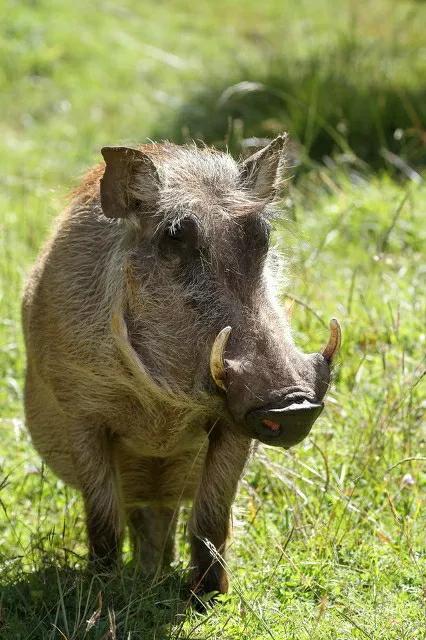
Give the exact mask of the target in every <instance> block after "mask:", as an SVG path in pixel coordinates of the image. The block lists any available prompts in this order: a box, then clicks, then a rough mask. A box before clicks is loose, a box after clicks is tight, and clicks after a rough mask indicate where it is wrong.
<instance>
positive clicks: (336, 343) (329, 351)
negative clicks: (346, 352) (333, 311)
mask: <svg viewBox="0 0 426 640" xmlns="http://www.w3.org/2000/svg"><path fill="white" fill-rule="evenodd" d="M341 342H342V330H341V328H340V324H339V321H338V320H336V318H331V320H330V337H329V339H328V342H327V346H326V347H325V349H323V351H322V355H323V356H324V358H325V359H326V360H328V361H329V362H331V361H332V360H333V358H334V356H335V355H336V354H337V352H338V351H339V349H340V344H341Z"/></svg>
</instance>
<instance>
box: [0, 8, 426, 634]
mask: <svg viewBox="0 0 426 640" xmlns="http://www.w3.org/2000/svg"><path fill="white" fill-rule="evenodd" d="M283 5H284V6H283ZM194 7H195V5H194V3H189V2H186V1H184V0H176V1H175V2H167V3H166V2H161V1H160V2H152V1H146V2H144V3H140V2H136V1H133V2H131V1H130V0H127V2H125V3H124V4H121V5H118V4H115V3H112V2H111V3H97V2H94V3H90V4H89V3H87V2H86V3H83V2H82V1H81V0H74V2H72V3H71V2H65V3H62V2H61V3H59V2H57V1H50V2H47V1H40V2H29V1H28V2H19V3H15V2H4V1H3V2H2V4H1V15H2V16H5V19H3V20H2V21H1V25H0V112H1V114H2V115H1V123H0V133H1V136H0V147H1V153H0V169H1V170H0V183H1V189H0V211H1V216H0V638H1V639H2V640H3V639H4V640H24V639H27V638H28V639H30V638H31V639H33V640H34V639H35V640H38V639H44V638H49V639H53V638H55V639H56V638H62V639H63V638H67V639H68V640H71V638H72V639H80V638H87V639H88V640H92V639H97V640H101V638H104V639H106V638H111V639H112V638H114V637H116V638H123V639H126V640H127V639H128V638H130V639H133V640H136V639H139V638H142V639H145V638H148V639H150V638H152V639H153V640H154V639H156V640H163V639H164V640H165V639H166V638H167V639H176V640H177V639H178V638H179V639H182V640H183V639H188V640H189V639H191V640H194V639H195V640H204V639H205V640H207V638H208V639H209V640H210V639H216V638H217V639H219V638H220V639H221V640H230V639H232V640H234V639H240V638H241V639H244V638H249V639H250V640H260V639H262V640H263V639H267V638H276V639H277V640H278V639H279V640H292V639H295V640H296V639H297V640H304V639H309V640H346V639H356V640H358V639H359V640H362V639H364V638H370V639H374V640H419V639H422V638H426V618H425V613H426V612H425V600H424V593H425V588H426V584H425V573H426V561H425V560H426V545H425V538H424V530H425V526H426V522H425V515H426V510H425V507H424V496H425V488H426V473H425V469H426V451H425V441H426V434H425V429H424V409H425V407H426V396H425V392H424V381H422V376H423V374H424V349H425V342H426V334H425V320H426V302H425V295H424V288H425V287H424V282H425V261H424V256H425V248H426V237H425V236H426V231H425V224H424V220H425V211H426V187H425V185H424V182H423V180H422V176H424V146H422V140H423V144H424V136H425V104H426V100H425V85H424V77H425V70H426V68H425V62H424V56H423V57H422V55H421V54H422V47H423V53H424V34H423V31H424V27H423V25H424V23H425V18H426V11H425V10H426V6H425V5H424V4H423V3H421V2H414V1H411V2H404V1H402V0H401V1H396V0H393V1H392V0H377V2H375V3H374V4H373V3H367V2H341V3H336V2H333V1H332V0H318V1H315V2H314V1H313V0H309V1H308V0H304V1H303V2H296V1H295V0H291V1H289V2H287V3H281V2H278V0H265V1H264V2H262V3H260V2H258V1H255V0H247V1H246V2H244V3H242V2H237V1H236V0H234V1H231V0H229V1H227V2H225V0H217V1H216V2H215V3H209V2H206V1H204V2H203V1H201V2H199V3H198V4H197V5H196V7H197V8H196V10H195V9H194ZM242 82H251V83H253V84H249V85H247V84H245V85H241V83H242ZM232 87H233V88H232ZM254 89H255V90H254ZM282 129H288V130H289V131H290V133H291V136H292V139H293V148H292V157H294V159H295V160H296V162H297V166H296V167H295V168H294V170H293V173H294V178H293V179H292V180H291V181H290V182H289V183H288V187H287V191H286V193H285V194H284V198H283V220H282V222H280V223H278V224H277V228H276V233H275V240H276V242H277V244H278V245H279V246H280V248H281V249H282V251H283V253H284V255H285V256H286V258H287V261H288V271H289V275H290V280H289V284H288V287H287V290H286V291H285V292H283V302H285V295H287V296H288V297H289V298H295V299H296V302H295V305H294V313H293V325H294V329H295V338H296V341H297V343H298V344H299V345H300V346H301V347H303V348H304V349H309V350H314V349H317V348H318V347H319V346H320V344H321V343H322V342H323V341H324V339H325V338H326V335H327V330H326V327H325V323H326V322H327V320H328V318H329V317H331V316H332V315H336V316H337V317H338V318H339V319H340V320H341V322H342V326H343V331H344V343H343V348H342V355H341V361H340V365H339V367H338V370H337V372H336V378H335V383H334V387H333V389H332V391H331V393H330V395H329V401H328V405H327V411H326V412H325V415H324V416H323V417H322V418H321V420H320V422H318V424H317V425H316V427H315V429H314V431H313V435H312V437H311V438H309V439H308V440H307V441H305V442H304V443H303V444H301V445H299V446H298V447H297V448H295V449H294V450H292V451H291V452H284V451H275V450H271V449H267V448H263V449H261V450H260V452H259V454H258V455H257V457H256V459H255V460H253V462H252V463H251V465H250V467H249V469H248V471H247V473H246V475H245V477H244V479H243V481H242V484H241V489H240V492H239V495H238V500H237V503H236V507H235V513H234V519H235V531H234V538H233V541H232V545H231V549H230V554H229V571H230V574H231V576H232V585H233V588H232V592H231V594H230V595H229V596H226V597H223V598H222V601H221V603H220V604H219V605H218V606H216V607H215V608H214V609H213V608H212V609H209V611H208V613H207V615H204V616H203V615H200V614H197V613H195V612H194V611H191V610H189V609H187V608H186V607H185V603H186V592H185V587H184V585H185V579H186V576H187V567H188V552H187V548H186V546H185V543H184V541H185V518H182V522H181V524H180V528H179V540H180V550H181V560H180V561H179V562H177V564H176V566H175V567H174V568H173V570H172V571H171V572H170V574H169V575H167V576H165V577H164V578H162V579H161V580H159V581H158V582H156V583H154V584H143V583H142V582H141V579H140V578H139V577H138V576H137V575H134V574H133V571H132V567H131V565H130V563H129V555H128V553H127V554H126V556H125V559H126V566H125V568H124V570H123V571H122V572H121V573H120V575H118V576H115V577H114V578H111V579H106V578H104V579H103V578H102V577H101V576H90V575H88V574H87V573H86V572H85V561H84V557H85V553H86V547H85V534H84V523H83V513H82V504H81V500H80V499H79V496H78V495H77V494H76V493H75V492H73V491H71V490H70V489H68V488H67V487H65V486H64V485H63V484H62V483H61V482H60V481H59V480H57V479H56V478H55V477H54V475H53V474H52V473H51V472H50V471H49V470H48V469H46V468H44V467H43V466H42V464H41V462H40V460H39V459H38V457H37V455H36V454H35V452H34V451H33V449H32V448H31V445H30V442H29V438H28V435H27V433H26V431H25V428H24V425H23V410H22V380H23V372H24V353H23V346H22V337H21V331H20V323H19V306H20V295H21V291H22V282H23V278H24V277H25V273H26V272H27V270H28V268H29V266H30V265H31V263H32V261H33V260H34V258H35V255H36V253H37V251H38V249H39V247H40V245H41V243H42V241H43V239H44V238H45V236H46V234H47V232H48V229H49V226H50V224H51V221H52V219H53V217H54V216H55V215H56V213H57V212H58V211H59V210H60V209H61V207H62V206H63V205H64V202H65V194H66V192H67V191H68V189H69V188H70V186H72V185H73V184H75V182H76V180H77V179H78V176H79V174H80V173H81V172H82V171H83V170H84V168H85V167H86V166H89V165H90V164H92V163H93V162H96V161H98V159H99V148H100V147H101V146H102V145H103V144H113V143H116V142H135V141H143V140H145V139H146V137H156V138H159V137H163V136H168V137H170V138H172V139H174V140H178V141H180V140H184V139H186V138H187V137H190V136H194V137H202V138H203V139H206V140H208V141H210V142H214V143H216V144H217V145H218V146H220V147H223V146H225V145H228V146H229V147H230V148H232V149H233V150H235V151H236V152H240V151H241V150H244V149H246V148H247V146H249V144H250V138H251V137H265V136H271V135H273V134H274V133H276V132H278V131H281V130H282ZM392 154H393V155H392ZM88 620H90V622H89V623H88V622H87V621H88Z"/></svg>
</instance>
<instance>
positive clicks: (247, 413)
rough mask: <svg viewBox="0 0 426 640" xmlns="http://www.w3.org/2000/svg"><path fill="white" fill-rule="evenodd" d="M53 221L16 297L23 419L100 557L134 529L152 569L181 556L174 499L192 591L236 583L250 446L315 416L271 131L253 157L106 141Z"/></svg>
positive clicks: (315, 367) (294, 432)
mask: <svg viewBox="0 0 426 640" xmlns="http://www.w3.org/2000/svg"><path fill="white" fill-rule="evenodd" d="M102 155H103V158H104V161H105V162H104V164H101V165H99V166H97V167H95V168H94V169H92V171H91V172H89V173H88V175H87V176H86V178H85V179H84V181H83V182H82V184H81V186H80V187H79V188H78V189H77V190H76V192H75V193H74V195H73V198H72V201H71V204H70V206H69V207H68V208H67V210H66V211H65V212H64V213H63V214H62V215H61V216H60V217H59V219H58V222H57V225H56V229H55V231H54V233H53V235H52V236H51V238H50V239H49V240H48V242H47V244H46V246H45V248H44V250H43V251H42V253H41V254H40V256H39V258H38V260H37V262H36V264H35V266H34V268H33V270H32V272H31V275H30V277H29V280H28V283H27V286H26V290H25V295H24V301H23V325H24V334H25V343H26V351H27V371H26V384H25V410H26V421H27V425H28V428H29V430H30V433H31V436H32V441H33V443H34V446H35V448H36V449H37V450H38V452H39V453H40V455H41V456H42V458H43V460H45V462H46V463H47V464H48V465H49V466H50V467H51V469H53V471H54V472H55V473H56V474H57V475H58V476H59V477H60V478H62V479H63V480H64V481H65V482H66V483H68V484H69V485H71V486H73V487H75V488H77V489H79V490H80V491H81V493H82V495H83V499H84V505H85V513H86V519H87V532H88V544H89V549H90V558H91V559H92V560H94V561H96V562H97V563H99V565H100V566H101V567H103V568H106V569H110V568H111V567H112V566H113V565H114V563H116V562H117V561H118V559H119V557H120V547H121V543H122V540H123V535H124V532H125V529H126V526H127V525H128V526H129V532H130V537H131V541H132V547H133V549H134V555H135V558H136V559H137V561H138V562H140V564H141V567H142V568H143V569H144V570H145V571H146V572H148V573H149V572H153V571H156V570H158V568H159V567H160V566H165V565H167V564H168V563H169V562H170V561H171V559H172V557H173V547H174V535H175V526H176V519H177V516H178V511H179V505H180V504H181V503H182V501H185V500H191V501H192V502H193V506H192V514H191V517H190V522H189V531H190V538H191V539H190V543H191V555H192V567H193V569H192V577H191V585H192V589H193V590H194V592H196V593H204V592H211V591H217V592H220V593H224V592H226V591H227V589H228V580H227V576H226V572H225V570H224V568H223V566H222V564H221V562H218V560H217V555H215V554H214V553H213V554H212V549H214V548H215V549H216V550H217V552H218V553H219V554H221V555H222V556H223V555H224V554H225V550H226V549H225V547H226V541H227V537H228V531H229V520H230V510H231V505H232V502H233V500H234V497H235V493H236V490H237V484H238V480H239V478H240V476H241V473H242V471H243V468H244V466H245V464H246V461H247V459H248V456H249V453H250V450H251V447H252V443H253V442H255V441H259V440H260V441H261V442H264V443H267V444H270V445H276V446H279V447H284V448H288V447H291V446H292V445H294V444H296V443H298V442H300V441H301V440H302V439H303V438H304V437H305V436H306V435H307V434H308V433H309V431H310V429H311V427H312V424H313V422H314V420H315V419H316V418H317V417H318V415H319V414H320V413H321V410H322V408H323V398H324V395H325V393H326V390H327V388H328V386H329V382H330V370H331V365H332V360H333V357H334V356H335V354H336V352H337V350H338V348H339V343H340V328H339V325H338V323H337V321H336V320H332V321H331V324H330V328H331V331H330V338H329V342H328V344H327V346H326V347H325V348H324V350H323V351H322V353H314V354H304V353H302V352H301V351H299V350H298V349H297V347H296V346H295V344H294V342H293V340H292V337H291V332H290V328H289V322H288V319H287V317H286V314H285V313H284V311H283V310H282V309H281V308H280V306H279V304H278V298H277V283H278V270H279V269H278V265H279V260H277V254H276V252H275V251H274V249H273V248H271V247H270V240H269V234H270V224H271V222H270V221H271V219H272V218H273V216H274V215H275V207H274V200H275V195H276V191H277V184H278V181H279V175H280V169H281V165H282V164H283V161H284V157H285V136H279V137H278V138H276V139H275V140H273V141H272V142H271V143H270V144H269V145H268V146H266V147H265V148H263V149H261V150H260V151H258V152H257V153H255V154H254V155H252V156H251V157H249V158H248V159H247V160H245V161H244V162H240V163H238V162H236V161H235V160H234V159H233V158H232V157H231V156H230V155H228V154H226V153H221V152H218V151H215V150H212V149H209V148H197V147H196V146H195V145H193V146H191V145H188V146H178V145H174V144H171V143H168V142H167V143H161V144H154V143H153V144H145V145H142V146H140V147H138V148H135V149H132V148H127V147H105V148H103V149H102Z"/></svg>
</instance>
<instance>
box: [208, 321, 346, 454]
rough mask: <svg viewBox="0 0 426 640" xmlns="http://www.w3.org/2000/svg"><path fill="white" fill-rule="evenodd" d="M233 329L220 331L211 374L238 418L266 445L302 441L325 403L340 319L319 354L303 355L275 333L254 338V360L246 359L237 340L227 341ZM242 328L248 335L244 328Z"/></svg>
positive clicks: (248, 433) (251, 348)
mask: <svg viewBox="0 0 426 640" xmlns="http://www.w3.org/2000/svg"><path fill="white" fill-rule="evenodd" d="M265 331H266V333H267V328H265ZM231 332H232V328H231V327H230V326H227V327H224V328H223V329H222V330H221V331H220V332H219V333H218V335H217V336H216V339H215V341H214V343H213V346H212V349H211V354H210V373H211V376H212V378H213V380H214V382H215V384H216V386H217V387H218V388H219V389H220V390H221V392H223V393H224V394H226V395H225V397H226V402H227V405H228V408H229V410H230V413H231V414H232V415H233V418H234V419H235V422H237V423H238V425H239V427H240V428H241V429H243V430H244V432H245V433H246V434H247V435H248V436H249V437H251V438H254V439H256V440H260V441H261V442H264V443H265V444H270V445H273V446H277V447H284V448H286V449H288V448H289V447H292V446H293V445H295V444H297V443H299V442H301V441H302V440H303V439H304V438H306V436H307V435H308V434H309V432H310V430H311V428H312V425H313V424H314V422H315V420H316V419H317V418H318V416H319V415H320V414H321V412H322V410H323V408H324V404H323V402H322V400H323V397H324V395H325V392H326V390H327V387H328V385H329V381H330V370H331V365H332V361H333V358H334V357H335V356H336V354H337V352H338V350H339V347H340V341H341V331H340V325H339V323H338V321H337V320H336V319H334V318H333V319H332V320H331V322H330V336H329V340H328V342H327V345H326V346H325V347H324V349H322V351H321V352H320V353H315V354H310V355H306V354H303V353H301V352H300V351H298V350H297V349H296V348H295V347H294V345H293V344H292V343H291V342H288V341H287V342H286V341H285V340H283V342H282V343H280V342H279V341H278V342H277V337H276V336H275V338H274V339H272V338H270V337H269V336H268V339H267V340H266V341H263V343H264V344H262V345H260V346H259V344H257V343H256V341H255V340H252V341H249V344H250V347H249V351H250V357H249V362H250V364H249V365H247V364H246V365H244V364H241V363H242V362H244V356H243V357H242V356H241V355H240V353H239V351H241V343H240V345H239V344H238V343H239V341H238V340H237V341H236V343H235V344H234V345H233V346H231V347H229V346H228V340H229V338H230V336H231ZM239 333H240V336H241V335H243V334H244V330H241V329H240V332H239ZM243 343H244V341H243ZM265 344H266V345H269V346H265ZM233 352H235V353H233ZM228 356H230V357H228Z"/></svg>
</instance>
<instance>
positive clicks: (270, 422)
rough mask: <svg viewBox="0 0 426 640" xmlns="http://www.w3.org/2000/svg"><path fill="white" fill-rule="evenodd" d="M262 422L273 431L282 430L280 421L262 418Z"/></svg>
mask: <svg viewBox="0 0 426 640" xmlns="http://www.w3.org/2000/svg"><path fill="white" fill-rule="evenodd" d="M262 423H263V424H264V425H265V427H267V428H268V429H270V430H271V431H279V430H280V425H279V424H278V422H274V421H273V420H267V419H265V420H262Z"/></svg>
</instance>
